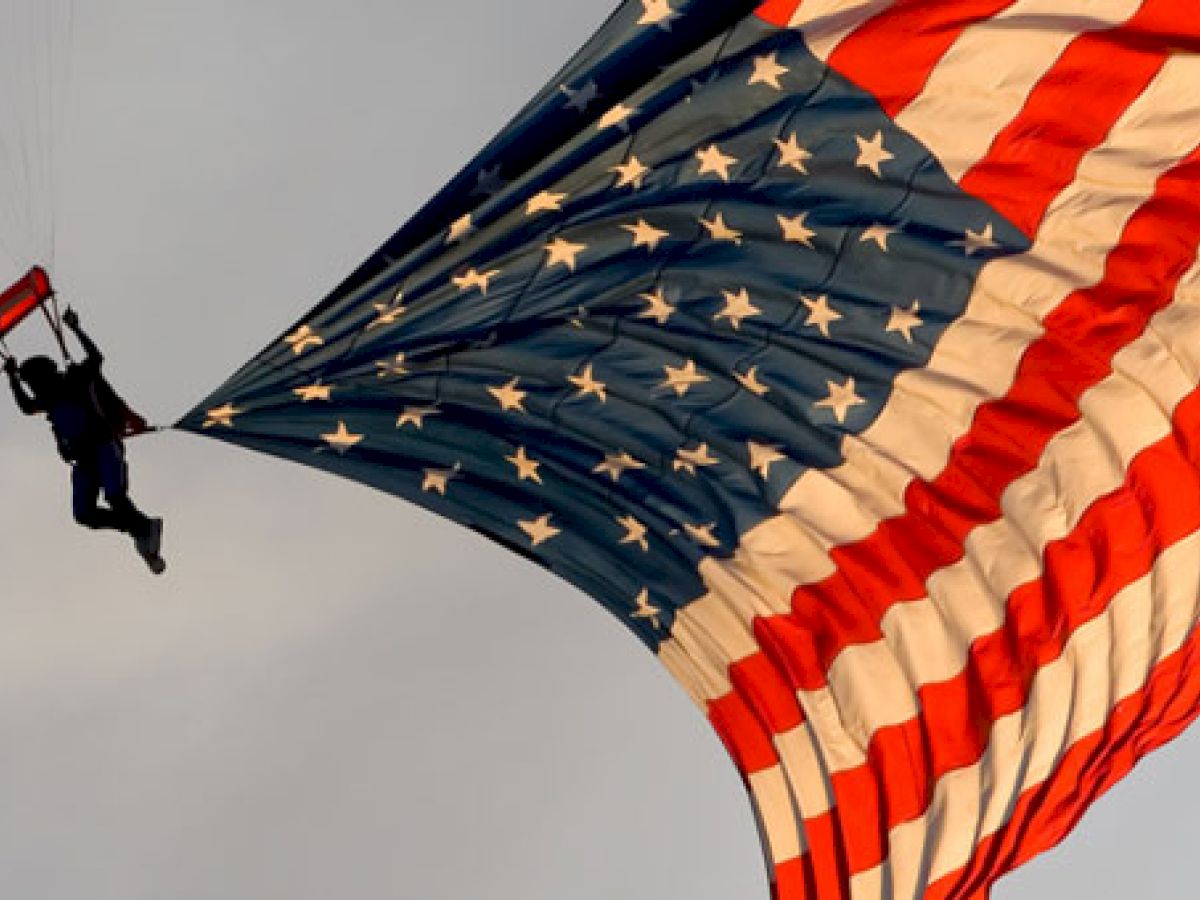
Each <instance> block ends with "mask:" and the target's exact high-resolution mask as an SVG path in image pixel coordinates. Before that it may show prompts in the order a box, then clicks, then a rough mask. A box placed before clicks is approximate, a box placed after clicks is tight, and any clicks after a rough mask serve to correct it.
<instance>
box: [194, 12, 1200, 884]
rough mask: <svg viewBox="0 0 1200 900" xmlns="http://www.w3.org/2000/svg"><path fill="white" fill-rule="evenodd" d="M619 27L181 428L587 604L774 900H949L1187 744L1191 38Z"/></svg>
mask: <svg viewBox="0 0 1200 900" xmlns="http://www.w3.org/2000/svg"><path fill="white" fill-rule="evenodd" d="M1198 21H1200V20H1197V19H1196V17H1195V16H1193V15H1192V14H1191V13H1190V11H1188V10H1185V9H1182V8H1181V7H1180V5H1179V4H1178V3H1177V2H1173V0H1053V2H1051V0H804V2H802V3H797V2H796V0H771V2H768V3H766V4H764V5H761V6H760V5H758V4H757V3H745V2H731V0H721V2H718V0H691V2H684V0H628V2H626V3H624V4H623V5H622V6H621V7H620V8H619V9H618V10H617V11H616V13H614V15H613V16H612V17H611V18H610V19H609V21H608V22H607V23H606V24H605V25H604V26H603V27H602V28H601V30H600V31H599V33H598V34H597V35H596V36H595V37H594V38H593V39H592V40H591V41H590V42H589V43H588V44H587V45H586V46H585V47H584V49H583V50H582V51H580V53H579V54H577V55H576V57H575V58H574V59H573V60H572V61H571V62H570V63H568V65H567V66H566V67H565V68H564V69H563V70H562V72H560V73H559V75H558V76H557V77H556V78H554V79H553V80H552V81H551V83H550V84H549V85H547V87H546V88H545V89H544V90H543V91H542V92H541V93H540V94H539V95H538V96H537V97H536V98H535V99H534V100H533V101H532V102H531V103H530V104H529V105H528V106H527V107H526V108H525V109H524V110H523V111H522V112H521V113H520V114H519V115H518V116H517V117H516V119H515V120H514V121H513V122H512V123H511V124H510V125H509V126H508V127H507V128H506V129H505V130H504V131H503V132H502V133H501V134H500V135H499V136H498V137H497V138H496V139H495V140H494V141H493V142H492V143H491V144H490V145H489V146H488V147H487V148H486V149H485V150H484V151H483V152H482V153H481V154H480V155H479V156H478V157H477V158H476V159H475V161H474V162H472V163H471V164H470V165H469V166H468V167H467V168H466V169H464V171H463V172H462V173H461V174H460V175H459V176H458V177H456V178H455V179H454V180H453V181H452V182H451V183H450V184H449V185H448V186H447V187H446V188H445V189H444V190H443V191H442V192H441V193H440V194H438V195H437V197H435V199H434V200H433V201H431V202H430V203H429V204H428V205H427V206H426V207H425V208H424V209H423V210H422V211H421V212H420V213H419V214H418V215H416V216H415V217H414V218H413V219H412V220H411V221H410V222H409V223H408V224H407V225H405V226H404V227H403V228H402V229H401V230H400V231H399V232H398V233H397V234H396V235H395V236H393V237H392V238H391V239H390V240H388V241H387V242H386V243H385V244H384V245H383V247H381V248H380V249H379V251H378V252H377V253H376V254H374V255H373V256H372V257H371V258H370V259H368V260H367V261H366V262H365V263H364V264H363V265H362V266H361V267H360V268H359V269H358V270H357V271H356V272H354V273H353V274H352V275H351V276H350V277H349V278H348V279H347V280H346V281H345V282H343V283H342V284H341V285H339V286H338V287H337V288H336V289H335V290H333V291H332V292H331V293H330V294H329V295H328V296H327V297H326V298H325V299H324V300H323V301H322V302H321V303H320V304H319V305H318V306H317V307H316V308H315V309H313V310H312V311H310V312H309V313H308V314H307V315H305V316H304V317H303V319H302V320H300V321H299V322H297V323H296V324H295V325H294V326H293V327H292V328H290V329H288V330H287V331H286V333H285V334H284V335H283V336H282V337H281V338H280V339H279V340H278V341H275V342H272V343H271V344H270V345H269V346H268V347H267V348H266V349H265V350H264V351H263V352H262V353H261V354H259V355H258V356H257V357H256V358H255V359H254V360H252V361H251V362H249V363H248V364H247V365H246V366H244V367H243V368H242V369H241V370H240V371H239V372H238V373H237V374H236V375H235V376H233V377H232V378H231V379H230V380H229V381H228V382H227V383H226V384H224V385H222V386H221V387H220V388H219V389H218V390H217V391H216V392H214V393H213V394H212V396H210V397H209V398H208V399H207V400H206V401H205V402H204V403H202V404H200V405H199V406H198V407H197V408H196V409H195V410H193V411H192V412H191V413H189V414H188V416H186V417H185V418H184V419H183V420H182V422H181V423H180V426H181V427H183V428H187V429H190V430H194V431H197V432H201V433H204V434H207V435H210V436H212V437H217V438H220V439H222V440H226V441H231V442H233V443H236V444H239V445H243V446H246V447H250V448H253V449H256V450H260V451H263V452H266V453H270V454H274V455H277V456H281V457H284V458H288V459H291V460H295V461H298V462H302V463H305V464H307V465H311V466H315V467H319V468H322V469H325V470H328V471H331V472H334V473H337V474H340V475H343V476H345V477H348V478H352V479H355V480H358V481H361V482H364V483H367V484H370V485H373V486H375V487H378V488H380V489H383V490H386V491H390V492H392V493H394V494H396V495H398V496H401V497H404V498H407V499H409V500H411V501H413V502H415V503H418V504H420V505H422V506H424V507H426V508H428V509H430V510H432V511H434V512H436V513H438V514H440V515H444V516H447V517H449V518H451V519H453V520H455V521H458V522H461V523H463V524H465V525H467V526H469V527H472V528H474V529H477V530H478V531H480V532H481V533H483V534H485V535H487V536H488V537H490V538H492V539H494V540H497V541H500V542H502V543H503V544H505V545H506V546H508V547H511V548H512V549H513V550H515V551H517V552H519V553H522V554H524V555H526V556H528V557H529V558H531V559H533V560H534V561H536V562H537V563H539V564H541V565H543V566H546V567H548V568H550V569H552V570H553V571H555V572H557V573H559V574H560V575H561V576H562V577H563V578H565V579H566V580H568V581H570V582H572V583H574V584H575V585H577V586H579V587H580V588H581V589H582V590H584V591H585V592H587V593H588V594H589V595H590V596H592V597H593V598H595V599H596V600H597V601H598V602H600V603H602V604H603V605H604V606H606V607H607V608H608V609H609V610H610V611H611V612H612V614H613V615H615V616H616V617H618V618H619V619H620V620H621V621H622V622H624V623H625V624H626V625H627V626H628V627H629V628H630V629H631V630H633V631H634V633H635V634H636V635H637V636H638V637H639V638H640V639H641V640H642V641H644V642H645V643H646V644H647V645H648V646H649V647H650V648H651V649H652V650H653V651H654V652H655V653H656V654H657V655H658V656H659V658H660V659H661V660H662V662H663V663H664V665H666V667H667V668H668V669H669V670H670V671H671V672H672V674H673V675H674V676H675V677H676V678H677V679H678V680H679V681H680V683H681V684H682V685H683V686H684V687H685V689H686V690H687V691H688V693H689V694H690V695H691V697H692V698H693V699H694V700H695V702H696V703H697V704H698V705H699V706H700V708H701V709H702V710H703V711H704V713H705V715H707V717H708V718H709V720H710V721H711V722H712V724H713V726H714V727H715V729H716V731H717V732H718V734H719V735H720V737H721V738H722V740H723V741H724V742H725V744H726V746H727V748H728V750H729V752H730V754H731V756H732V758H733V760H734V762H735V763H736V765H737V766H738V768H739V770H740V772H741V773H742V775H743V778H744V780H745V783H746V785H747V787H748V790H749V793H750V796H751V799H752V802H753V804H754V808H755V811H756V814H757V819H758V822H759V825H760V830H761V833H762V837H763V844H764V848H765V852H766V854H767V858H768V863H769V866H768V869H769V872H770V881H771V886H772V891H773V894H774V896H776V897H779V898H783V900H800V898H820V900H831V898H854V900H866V898H888V900H894V898H918V897H926V898H975V897H983V896H986V895H987V893H988V891H989V889H990V886H991V884H992V883H993V882H994V881H995V879H996V878H998V877H999V876H1000V875H1002V874H1003V873H1004V872H1006V871H1008V870H1010V869H1011V868H1013V867H1014V866H1016V865H1019V864H1020V863H1022V862H1023V861H1025V860H1027V859H1029V858H1030V857H1031V856H1033V855H1034V854H1036V853H1038V852H1040V851H1042V850H1044V849H1046V848H1047V847H1049V846H1051V845H1053V844H1054V843H1056V842H1058V841H1059V840H1061V838H1062V837H1064V836H1065V835H1066V833H1067V832H1068V831H1069V830H1070V828H1071V827H1072V826H1073V825H1074V823H1075V822H1076V821H1077V820H1078V818H1079V817H1080V816H1081V815H1082V813H1083V812H1084V810H1085V809H1086V808H1087V806H1088V805H1089V803H1090V802H1091V801H1092V800H1093V799H1094V798H1095V797H1096V796H1097V795H1098V794H1099V793H1101V792H1102V791H1103V790H1105V789H1106V788H1107V787H1109V786H1110V785H1111V784H1112V783H1113V782H1114V781H1115V780H1117V779H1118V778H1120V777H1121V776H1122V775H1123V774H1125V773H1126V772H1127V771H1128V770H1129V769H1130V768H1131V767H1132V766H1133V764H1134V763H1135V762H1136V761H1137V760H1138V759H1139V758H1140V757H1141V756H1142V755H1143V754H1145V753H1146V752H1148V751H1149V750H1150V749H1153V748H1154V747H1156V746H1158V745H1159V744H1161V743H1163V742H1164V741H1166V740H1169V739H1170V738H1171V737H1173V736H1174V735H1175V734H1177V733H1178V732H1179V731H1180V730H1181V729H1182V728H1183V727H1185V725H1186V724H1187V723H1188V722H1190V721H1191V720H1192V718H1194V716H1195V715H1196V713H1197V710H1198V709H1200V672H1198V671H1197V668H1196V666H1195V665H1193V657H1194V655H1195V654H1196V653H1197V652H1198V647H1200V638H1198V637H1197V635H1196V632H1195V623H1196V620H1197V615H1198V602H1200V593H1198V591H1200V531H1198V529H1200V474H1198V472H1197V454H1198V453H1200V450H1198V449H1197V447H1198V444H1197V438H1198V437H1200V395H1198V394H1197V384H1198V382H1200V264H1198V262H1197V245H1198V242H1200V95H1198V94H1197V91H1196V86H1197V85H1200V55H1198V51H1200V25H1198V24H1197V22H1198Z"/></svg>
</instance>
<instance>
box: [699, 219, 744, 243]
mask: <svg viewBox="0 0 1200 900" xmlns="http://www.w3.org/2000/svg"><path fill="white" fill-rule="evenodd" d="M700 224H701V225H703V226H704V228H705V230H706V231H707V232H708V236H709V237H710V238H712V239H713V240H714V241H730V242H731V243H734V244H740V243H741V242H742V233H741V232H740V231H738V230H737V229H734V228H730V227H729V226H728V225H726V224H725V214H724V213H717V214H716V215H715V216H713V218H712V221H709V220H708V219H705V218H703V217H701V219H700Z"/></svg>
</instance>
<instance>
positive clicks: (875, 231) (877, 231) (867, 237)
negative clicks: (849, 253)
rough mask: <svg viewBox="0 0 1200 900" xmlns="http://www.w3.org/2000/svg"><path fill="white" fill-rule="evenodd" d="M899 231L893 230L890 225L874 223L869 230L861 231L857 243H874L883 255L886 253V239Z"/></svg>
mask: <svg viewBox="0 0 1200 900" xmlns="http://www.w3.org/2000/svg"><path fill="white" fill-rule="evenodd" d="M899 230H900V229H898V228H893V227H891V226H890V225H882V224H880V223H878V222H876V223H875V224H874V225H872V226H871V227H870V228H867V229H866V230H865V231H863V233H862V234H861V235H860V236H859V238H858V242H859V243H860V244H865V243H866V242H867V241H874V242H875V243H876V244H878V245H879V249H880V250H882V251H883V252H884V253H887V249H888V245H887V242H888V238H890V237H891V236H892V235H893V234H895V233H896V232H897V231H899Z"/></svg>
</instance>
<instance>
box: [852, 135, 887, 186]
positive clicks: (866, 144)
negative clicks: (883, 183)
mask: <svg viewBox="0 0 1200 900" xmlns="http://www.w3.org/2000/svg"><path fill="white" fill-rule="evenodd" d="M854 140H856V141H858V159H857V160H855V162H854V165H856V166H857V167H858V168H860V169H870V170H871V172H872V173H873V174H874V175H875V177H876V178H882V177H883V173H882V172H880V171H879V167H880V166H881V165H882V164H883V163H885V162H887V161H888V160H890V159H895V158H896V156H895V154H894V153H891V152H889V151H888V150H887V149H886V148H885V147H884V146H883V132H882V131H876V132H875V136H874V137H873V138H871V139H870V140H867V139H866V138H865V137H863V136H862V135H859V134H856V135H855V136H854Z"/></svg>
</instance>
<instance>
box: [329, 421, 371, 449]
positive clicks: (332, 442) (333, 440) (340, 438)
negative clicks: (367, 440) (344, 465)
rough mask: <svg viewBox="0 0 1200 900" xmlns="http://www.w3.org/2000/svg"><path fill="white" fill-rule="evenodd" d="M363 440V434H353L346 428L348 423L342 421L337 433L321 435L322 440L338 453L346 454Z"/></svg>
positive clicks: (339, 423) (338, 425)
mask: <svg viewBox="0 0 1200 900" xmlns="http://www.w3.org/2000/svg"><path fill="white" fill-rule="evenodd" d="M362 439H363V436H362V435H361V434H352V433H351V432H350V430H349V429H348V428H347V427H346V423H345V422H342V421H339V422H338V424H337V430H336V431H334V432H332V433H330V434H323V435H321V440H323V441H324V442H325V443H327V444H328V445H329V446H330V447H332V448H333V449H334V450H336V451H337V452H338V453H345V452H346V451H347V450H349V449H350V448H351V447H353V446H354V445H355V444H357V443H358V442H359V441H361V440H362Z"/></svg>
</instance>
